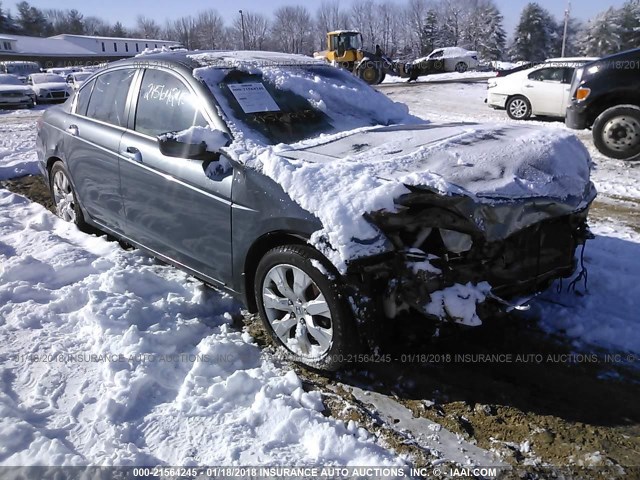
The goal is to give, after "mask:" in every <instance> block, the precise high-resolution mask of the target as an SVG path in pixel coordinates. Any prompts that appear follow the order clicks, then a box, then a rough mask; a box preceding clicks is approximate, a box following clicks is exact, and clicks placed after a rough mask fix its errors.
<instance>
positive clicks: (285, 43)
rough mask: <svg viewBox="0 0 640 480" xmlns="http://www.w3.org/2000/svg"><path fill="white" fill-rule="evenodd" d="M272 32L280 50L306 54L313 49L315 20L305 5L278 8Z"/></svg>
mask: <svg viewBox="0 0 640 480" xmlns="http://www.w3.org/2000/svg"><path fill="white" fill-rule="evenodd" d="M271 32H272V36H273V41H274V44H275V45H276V46H277V48H278V50H281V51H283V52H289V53H304V54H308V53H311V51H312V50H313V41H312V35H313V21H312V20H311V15H310V14H309V11H308V10H307V9H306V8H305V7H302V6H295V7H280V8H278V9H277V10H276V11H275V13H274V20H273V25H272V27H271Z"/></svg>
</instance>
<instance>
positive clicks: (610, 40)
mask: <svg viewBox="0 0 640 480" xmlns="http://www.w3.org/2000/svg"><path fill="white" fill-rule="evenodd" d="M620 20H621V17H620V11H619V10H616V9H614V8H613V7H611V8H609V9H608V10H607V11H605V12H602V13H600V14H599V15H598V16H597V17H596V18H595V19H593V20H591V21H590V22H589V23H588V25H587V27H586V29H585V32H584V36H583V39H582V45H583V50H582V53H583V54H584V55H587V56H593V57H602V56H604V55H608V54H611V53H616V52H618V51H619V50H620V47H621V44H622V36H623V28H622V26H621V24H620Z"/></svg>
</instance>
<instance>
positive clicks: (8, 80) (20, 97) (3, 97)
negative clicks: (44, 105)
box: [0, 73, 36, 107]
mask: <svg viewBox="0 0 640 480" xmlns="http://www.w3.org/2000/svg"><path fill="white" fill-rule="evenodd" d="M35 98H36V94H35V93H34V92H33V90H32V89H31V88H30V87H29V86H27V85H25V84H24V83H23V82H22V81H21V80H20V78H19V77H18V76H17V75H9V74H6V73H5V74H0V106H2V107H20V106H22V107H33V105H34V104H35Z"/></svg>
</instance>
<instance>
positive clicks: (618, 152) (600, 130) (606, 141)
mask: <svg viewBox="0 0 640 480" xmlns="http://www.w3.org/2000/svg"><path fill="white" fill-rule="evenodd" d="M593 143H594V144H595V146H596V148H597V149H598V151H600V153H602V154H603V155H606V156H607V157H611V158H615V159H618V160H635V159H637V158H640V108H639V107H637V106H635V105H620V106H617V107H612V108H609V109H607V110H605V111H604V112H603V113H602V114H600V116H599V117H598V118H597V119H596V121H595V122H594V123H593Z"/></svg>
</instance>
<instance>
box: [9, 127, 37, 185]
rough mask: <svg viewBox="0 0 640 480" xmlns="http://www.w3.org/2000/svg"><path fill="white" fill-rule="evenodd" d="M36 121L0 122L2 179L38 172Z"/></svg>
mask: <svg viewBox="0 0 640 480" xmlns="http://www.w3.org/2000/svg"><path fill="white" fill-rule="evenodd" d="M35 147H36V125H35V122H28V123H19V124H18V123H0V180H7V179H9V178H15V177H22V176H24V175H34V174H37V173H38V163H37V162H38V157H37V155H36V152H35Z"/></svg>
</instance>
